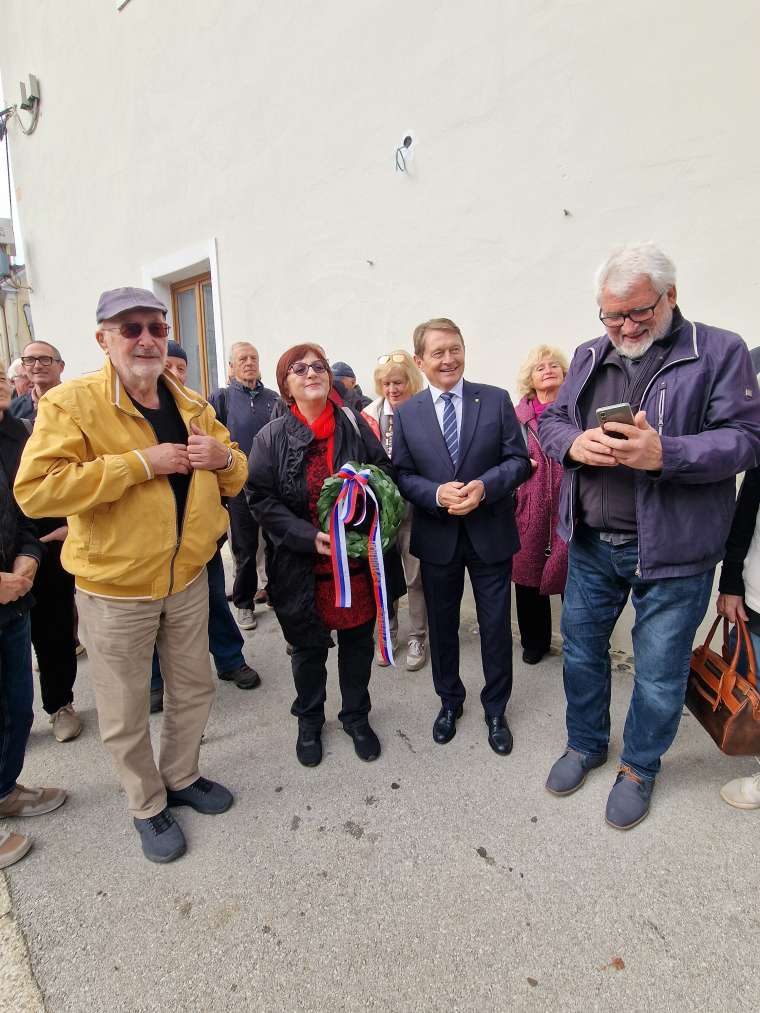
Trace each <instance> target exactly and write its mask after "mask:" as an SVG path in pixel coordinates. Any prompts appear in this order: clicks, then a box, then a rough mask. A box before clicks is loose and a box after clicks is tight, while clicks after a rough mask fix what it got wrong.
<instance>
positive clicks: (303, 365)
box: [288, 360, 327, 376]
mask: <svg viewBox="0 0 760 1013" xmlns="http://www.w3.org/2000/svg"><path fill="white" fill-rule="evenodd" d="M310 369H313V370H314V372H315V373H316V374H317V376H320V375H321V374H322V373H326V372H327V366H326V365H325V363H324V362H320V361H319V360H317V361H316V362H294V363H293V365H292V366H291V367H290V369H289V370H288V372H289V373H295V374H296V376H306V374H307V373H308V372H309V370H310Z"/></svg>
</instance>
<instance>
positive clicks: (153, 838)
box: [132, 809, 187, 865]
mask: <svg viewBox="0 0 760 1013" xmlns="http://www.w3.org/2000/svg"><path fill="white" fill-rule="evenodd" d="M132 822H133V823H134V825H135V829H136V830H137V832H138V834H139V835H140V843H141V844H142V849H143V854H144V855H145V857H146V858H147V859H148V861H149V862H158V863H159V865H165V864H166V863H167V862H173V861H174V859H175V858H180V857H181V856H182V855H184V853H185V852H186V851H187V844H186V843H185V835H184V834H183V833H182V830H181V828H180V826H179V824H178V823H176V822H175V819H174V817H173V816H172V814H171V813H170V812H169V810H168V809H162V810H161V812H160V813H157V814H156V815H155V816H151V817H150V818H149V819H147V820H138V819H133V820H132Z"/></svg>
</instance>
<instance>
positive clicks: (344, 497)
mask: <svg viewBox="0 0 760 1013" xmlns="http://www.w3.org/2000/svg"><path fill="white" fill-rule="evenodd" d="M369 477H370V471H369V469H368V468H361V469H357V468H355V467H354V466H353V464H350V463H347V464H344V465H343V467H342V468H341V469H340V471H339V472H338V478H342V479H343V485H342V486H341V490H340V492H339V493H338V498H337V499H336V501H335V506H334V507H333V509H332V512H331V514H330V555H331V557H332V569H333V582H334V584H335V606H336V608H350V607H351V574H350V573H349V569H348V553H347V551H346V525H350V524H355V525H359V524H361V523H362V521H363V520H364V518H365V517H366V516H367V497H369V498H370V499H371V500H372V502H373V503H374V504H375V514H374V517H373V518H372V524H371V526H370V532H369V535H368V536H367V549H368V551H367V557H368V561H369V572H370V576H371V578H372V590H373V591H374V594H375V607H376V610H377V647H378V650H379V651H380V655H381V657H382V658H383V660H384V661H385V662H386V663H387V664H389V665H395V664H396V662H395V659H394V657H393V644H392V642H391V627H390V616H389V613H388V592H387V590H386V587H385V567H384V565H383V544H382V535H381V532H380V507H379V505H378V502H377V498H376V496H375V494H374V492H373V491H372V487H371V485H370V484H369ZM359 512H361V516H359V517H357V514H358V513H359Z"/></svg>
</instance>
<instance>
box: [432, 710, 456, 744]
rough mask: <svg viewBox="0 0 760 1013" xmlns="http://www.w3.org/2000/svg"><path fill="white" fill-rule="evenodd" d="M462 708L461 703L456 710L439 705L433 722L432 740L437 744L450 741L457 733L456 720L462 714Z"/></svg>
mask: <svg viewBox="0 0 760 1013" xmlns="http://www.w3.org/2000/svg"><path fill="white" fill-rule="evenodd" d="M462 709H463V708H462V705H461V703H460V705H459V706H458V707H457V709H456V710H452V709H451V708H450V707H441V709H440V710H439V711H438V717H437V718H436V719H435V722H434V723H433V742H437V743H438V745H439V746H442V745H444V744H445V743H446V742H451V740H452V739H453V738H454V736H455V735H456V733H457V721H458V719H459V718H461V716H462Z"/></svg>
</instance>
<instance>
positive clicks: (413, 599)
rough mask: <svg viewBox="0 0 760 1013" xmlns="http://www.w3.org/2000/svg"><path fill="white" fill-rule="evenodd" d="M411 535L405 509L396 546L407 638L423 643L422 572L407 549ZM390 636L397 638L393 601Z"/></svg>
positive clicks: (408, 516)
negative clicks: (401, 566)
mask: <svg viewBox="0 0 760 1013" xmlns="http://www.w3.org/2000/svg"><path fill="white" fill-rule="evenodd" d="M411 536H412V512H411V510H409V509H407V511H406V517H405V518H404V520H403V521H402V522H401V527H400V528H399V529H398V535H397V536H396V546H397V548H398V551H399V553H400V554H401V562H402V563H403V564H404V576H405V577H406V587H407V598H406V600H407V602H408V604H409V638H410V639H411V638H412V637H416V638H417V640H421V641H422V643H423V644H424V643H425V640H426V638H427V609H426V608H425V595H424V593H423V590H422V573H421V572H420V561H419V559H417V557H416V556H413V555H412V554H411V552H410V551H409V540H410V538H411ZM390 625H391V636H392V638H393V642H394V643H395V642H396V640H397V639H398V603H397V602H394V603H393V615H392V616H391V623H390Z"/></svg>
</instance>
